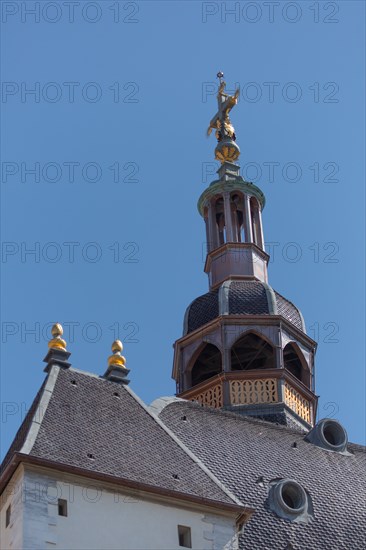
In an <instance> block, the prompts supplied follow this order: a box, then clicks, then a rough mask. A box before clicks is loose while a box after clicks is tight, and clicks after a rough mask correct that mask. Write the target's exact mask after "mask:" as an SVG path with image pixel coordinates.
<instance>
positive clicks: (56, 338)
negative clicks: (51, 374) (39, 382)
mask: <svg viewBox="0 0 366 550" xmlns="http://www.w3.org/2000/svg"><path fill="white" fill-rule="evenodd" d="M63 333H64V329H63V328H62V325H60V323H55V324H54V325H53V327H52V329H51V334H52V338H51V340H50V341H49V342H48V353H47V355H46V357H45V358H44V359H43V361H44V362H45V363H47V365H46V367H45V369H44V370H45V371H46V372H48V371H49V370H50V368H51V367H52V365H58V366H59V367H63V368H65V369H68V368H69V367H70V363H68V361H67V360H68V358H69V357H70V355H71V353H70V352H69V351H67V349H66V341H65V340H64V339H63V338H61V337H62V335H63Z"/></svg>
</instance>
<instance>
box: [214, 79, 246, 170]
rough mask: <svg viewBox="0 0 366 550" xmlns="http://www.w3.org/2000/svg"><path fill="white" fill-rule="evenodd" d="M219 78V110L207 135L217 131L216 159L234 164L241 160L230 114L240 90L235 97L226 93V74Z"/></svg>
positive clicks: (222, 162)
mask: <svg viewBox="0 0 366 550" xmlns="http://www.w3.org/2000/svg"><path fill="white" fill-rule="evenodd" d="M217 78H218V79H219V81H220V85H219V89H218V94H217V106H218V109H217V113H216V114H215V116H214V117H213V118H212V119H211V120H210V124H209V127H208V130H207V135H208V136H209V135H210V134H211V132H212V130H215V135H216V138H217V146H216V149H215V159H216V160H219V161H220V162H221V164H224V163H225V162H231V163H233V162H235V161H236V160H237V159H238V158H239V155H240V149H239V146H238V145H237V144H236V143H235V142H236V135H235V129H234V126H233V125H232V124H231V120H230V117H229V113H230V111H231V109H232V108H233V107H235V105H236V104H237V103H238V97H239V92H240V90H239V88H238V89H237V90H236V91H235V94H234V95H229V94H228V93H226V92H225V88H226V82H225V81H224V73H223V72H222V71H219V72H218V73H217Z"/></svg>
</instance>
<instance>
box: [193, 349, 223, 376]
mask: <svg viewBox="0 0 366 550" xmlns="http://www.w3.org/2000/svg"><path fill="white" fill-rule="evenodd" d="M221 371H222V358H221V351H220V350H219V349H218V348H217V347H216V346H214V345H213V344H206V345H205V347H204V348H203V349H202V350H201V352H200V354H199V356H198V357H197V359H196V360H195V362H194V365H193V367H192V371H191V379H192V386H196V385H197V384H199V383H200V382H204V380H207V379H208V378H211V377H212V376H215V375H216V374H219V373H220V372H221Z"/></svg>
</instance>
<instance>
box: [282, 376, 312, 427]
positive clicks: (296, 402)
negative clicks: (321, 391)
mask: <svg viewBox="0 0 366 550" xmlns="http://www.w3.org/2000/svg"><path fill="white" fill-rule="evenodd" d="M284 391H285V395H284V401H285V403H286V405H287V406H288V407H290V409H291V410H293V411H294V412H295V413H296V414H298V415H299V416H300V418H303V419H304V420H306V422H309V423H311V421H312V418H311V417H312V414H311V405H310V401H308V400H307V399H305V397H303V396H302V395H301V394H300V393H299V392H298V391H296V390H295V388H293V387H292V386H290V384H289V383H288V382H285V385H284Z"/></svg>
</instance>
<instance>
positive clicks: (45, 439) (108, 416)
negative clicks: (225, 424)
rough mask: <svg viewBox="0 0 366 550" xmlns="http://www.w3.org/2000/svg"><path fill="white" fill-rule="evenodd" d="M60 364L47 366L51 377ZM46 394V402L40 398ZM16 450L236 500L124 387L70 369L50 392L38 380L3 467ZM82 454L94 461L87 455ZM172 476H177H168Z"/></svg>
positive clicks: (224, 500) (221, 499)
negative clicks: (38, 389) (176, 477)
mask: <svg viewBox="0 0 366 550" xmlns="http://www.w3.org/2000/svg"><path fill="white" fill-rule="evenodd" d="M55 369H56V370H55ZM58 369H59V367H53V368H52V371H51V372H52V373H53V375H54V374H55V372H56V373H57V370H58ZM49 377H50V375H49V376H48V381H49ZM46 382H47V380H46ZM46 393H48V396H46V397H47V399H49V402H48V404H47V403H45V402H42V398H43V397H44V396H45V395H46ZM115 393H117V394H118V396H115V395H114V394H115ZM38 404H39V405H40V407H41V408H43V409H44V410H42V411H41V412H40V411H39V410H38V411H37V410H36V409H37V406H38ZM42 416H43V418H42ZM37 430H38V431H37ZM14 452H22V453H27V454H29V455H31V456H32V457H37V458H41V459H46V460H50V461H56V462H58V463H60V464H64V465H68V466H74V467H77V468H82V469H85V470H88V471H90V472H100V473H102V474H107V475H112V476H115V477H119V478H123V479H127V480H131V481H136V482H139V483H144V484H146V485H149V486H153V487H159V488H163V489H167V490H170V491H175V492H179V493H185V494H186V495H193V496H194V497H198V498H202V497H206V498H207V499H210V500H214V501H219V502H222V503H226V504H232V505H235V504H237V503H236V502H234V501H233V500H232V499H231V498H230V496H228V495H227V494H226V493H225V492H224V491H223V490H222V489H221V488H220V487H219V486H218V485H217V484H216V483H215V481H213V480H212V479H211V478H210V477H209V475H207V473H205V472H204V470H203V469H202V468H201V467H200V466H199V465H198V464H197V462H195V461H194V460H193V459H192V458H191V457H190V456H189V454H187V453H186V452H185V451H184V450H183V449H182V448H181V447H180V446H179V445H178V444H177V443H176V442H175V441H174V439H173V438H172V437H171V436H170V435H169V434H168V433H167V431H166V430H165V429H164V428H163V427H162V426H161V425H160V424H159V423H158V422H157V421H156V420H155V419H154V418H153V416H152V415H151V414H150V413H149V412H148V411H147V410H146V408H144V407H143V405H142V404H141V403H140V402H139V401H138V400H137V399H136V398H135V397H134V396H133V395H132V394H131V391H130V390H129V389H126V387H125V386H122V385H120V384H117V383H115V382H110V381H108V380H105V379H103V378H99V377H97V376H95V375H89V374H87V373H82V372H80V371H77V370H75V369H69V370H65V369H63V368H61V369H59V372H58V375H57V378H56V382H55V383H54V386H53V387H52V388H51V389H50V387H49V385H47V384H46V383H44V384H43V386H42V388H41V390H40V392H39V394H38V395H37V398H36V399H35V401H34V403H33V405H32V407H31V409H30V411H29V413H28V415H27V417H26V418H25V420H24V422H23V424H22V426H21V428H20V430H19V431H18V433H17V435H16V437H15V439H14V443H13V444H12V446H11V448H10V450H9V452H8V454H7V456H6V457H5V459H4V461H3V469H4V468H5V467H6V465H7V464H8V463H9V461H10V459H11V457H12V455H13V453H14ZM88 454H89V455H93V457H94V459H91V458H88ZM174 475H178V478H179V479H174V477H173V476H174Z"/></svg>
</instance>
